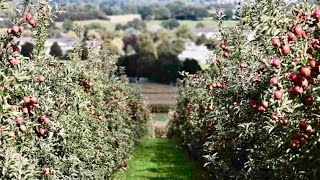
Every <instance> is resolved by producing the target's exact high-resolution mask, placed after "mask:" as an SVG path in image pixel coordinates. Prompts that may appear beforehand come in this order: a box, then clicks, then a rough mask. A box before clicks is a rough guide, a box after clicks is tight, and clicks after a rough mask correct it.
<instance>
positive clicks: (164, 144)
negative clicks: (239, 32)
mask: <svg viewBox="0 0 320 180" xmlns="http://www.w3.org/2000/svg"><path fill="white" fill-rule="evenodd" d="M201 174H202V173H200V172H199V170H198V168H197V167H196V166H194V165H193V164H192V163H191V162H190V161H188V160H187V158H186V156H185V153H184V152H183V150H182V149H179V148H177V144H176V143H175V142H174V141H171V140H168V139H160V138H151V137H146V138H144V139H143V142H142V144H141V145H140V147H138V148H137V149H136V151H135V152H134V154H133V158H132V159H131V160H130V161H129V162H128V170H127V171H120V172H118V173H117V174H116V175H115V176H114V178H113V179H114V180H143V179H157V180H162V179H163V180H169V179H170V180H171V179H175V180H179V179H181V180H189V179H190V180H191V179H202V178H199V177H200V176H201Z"/></svg>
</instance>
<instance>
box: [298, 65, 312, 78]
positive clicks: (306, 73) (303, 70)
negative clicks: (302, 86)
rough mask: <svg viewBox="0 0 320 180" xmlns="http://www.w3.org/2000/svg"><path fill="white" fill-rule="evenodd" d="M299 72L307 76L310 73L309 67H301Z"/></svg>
mask: <svg viewBox="0 0 320 180" xmlns="http://www.w3.org/2000/svg"><path fill="white" fill-rule="evenodd" d="M300 73H301V75H302V76H304V77H309V76H310V75H311V69H310V68H308V67H301V70H300Z"/></svg>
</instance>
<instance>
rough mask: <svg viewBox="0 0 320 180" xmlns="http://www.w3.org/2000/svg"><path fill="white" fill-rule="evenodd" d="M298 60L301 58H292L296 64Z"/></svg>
mask: <svg viewBox="0 0 320 180" xmlns="http://www.w3.org/2000/svg"><path fill="white" fill-rule="evenodd" d="M300 60H301V59H300V58H299V57H296V58H294V59H293V62H294V63H296V64H298V63H299V62H300Z"/></svg>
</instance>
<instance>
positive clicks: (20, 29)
mask: <svg viewBox="0 0 320 180" xmlns="http://www.w3.org/2000/svg"><path fill="white" fill-rule="evenodd" d="M23 31H24V26H22V25H21V26H19V32H20V33H22V32H23Z"/></svg>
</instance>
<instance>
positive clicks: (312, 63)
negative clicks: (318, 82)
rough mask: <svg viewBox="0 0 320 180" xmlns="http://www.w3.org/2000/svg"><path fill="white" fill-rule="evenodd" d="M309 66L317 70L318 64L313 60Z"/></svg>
mask: <svg viewBox="0 0 320 180" xmlns="http://www.w3.org/2000/svg"><path fill="white" fill-rule="evenodd" d="M309 64H310V67H311V68H315V67H316V66H317V62H316V61H315V60H314V59H312V60H311V61H310V62H309Z"/></svg>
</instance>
